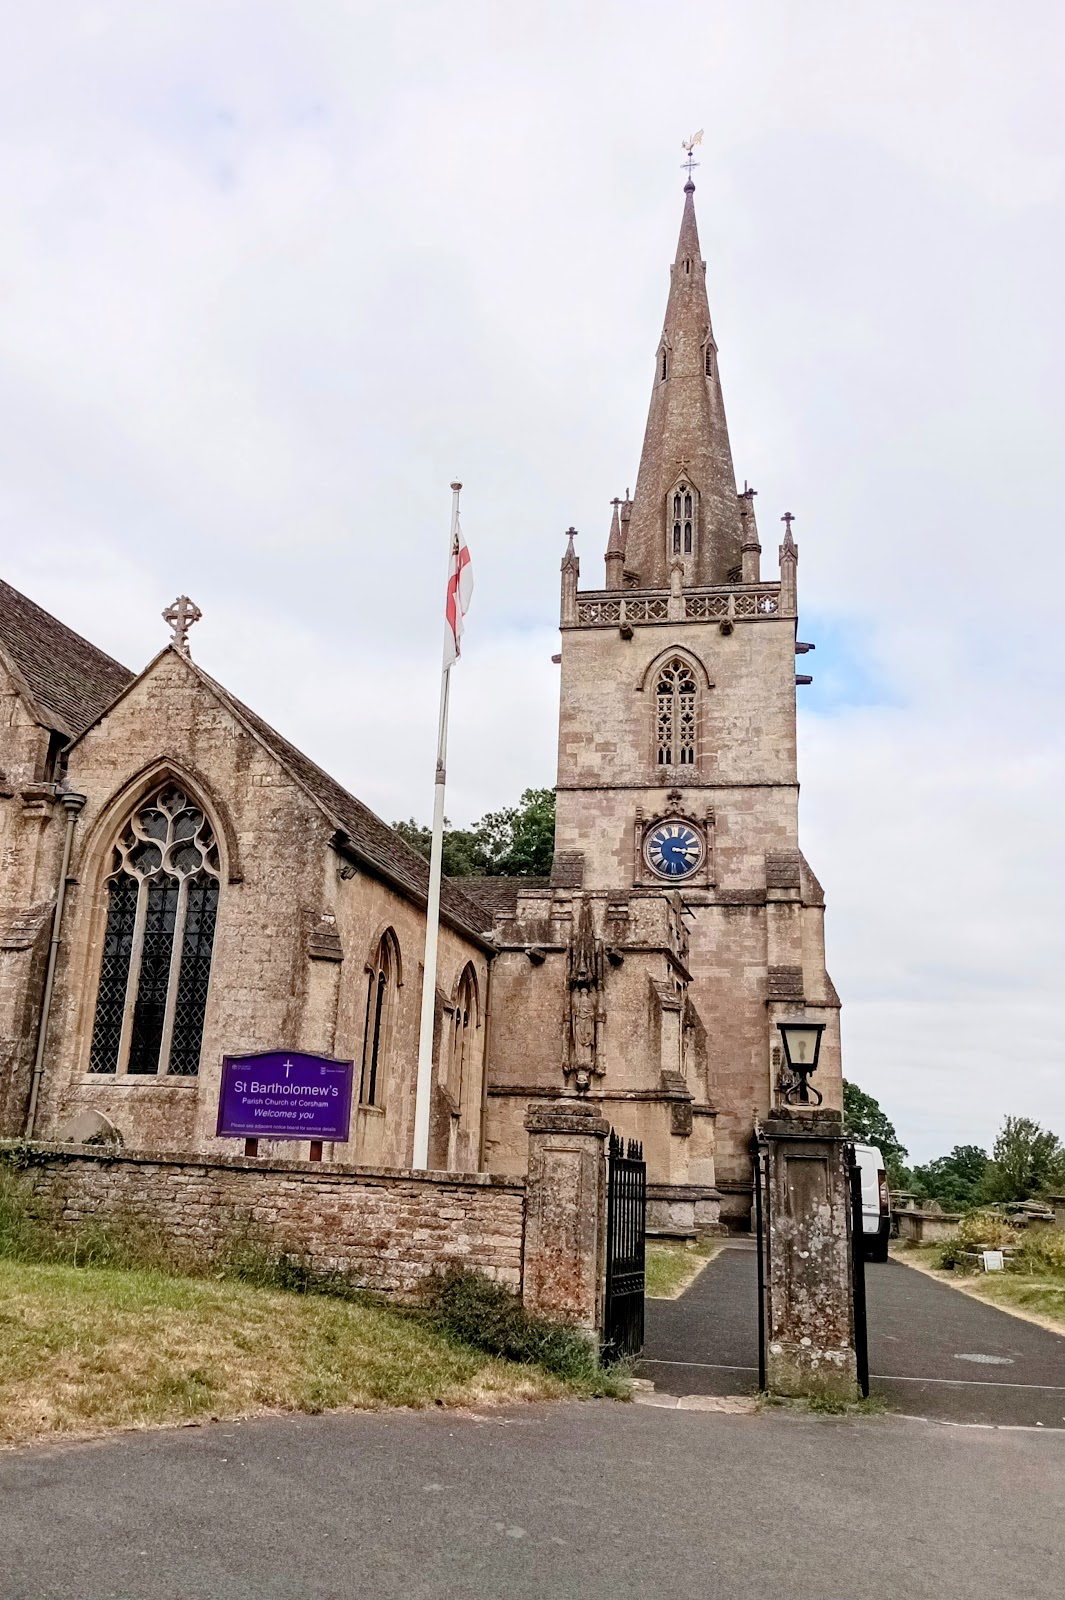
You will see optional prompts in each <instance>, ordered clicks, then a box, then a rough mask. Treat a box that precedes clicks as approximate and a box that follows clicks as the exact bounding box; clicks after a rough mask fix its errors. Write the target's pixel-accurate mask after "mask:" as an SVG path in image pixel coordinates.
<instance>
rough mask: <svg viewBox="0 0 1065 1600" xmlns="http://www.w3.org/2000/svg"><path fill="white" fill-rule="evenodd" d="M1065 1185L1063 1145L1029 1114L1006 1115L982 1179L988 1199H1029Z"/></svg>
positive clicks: (1055, 1135)
mask: <svg viewBox="0 0 1065 1600" xmlns="http://www.w3.org/2000/svg"><path fill="white" fill-rule="evenodd" d="M1060 1184H1065V1147H1063V1146H1062V1143H1061V1140H1060V1139H1059V1138H1058V1136H1057V1134H1054V1133H1051V1132H1050V1129H1049V1128H1041V1127H1040V1126H1039V1124H1038V1122H1033V1121H1032V1119H1031V1117H1007V1118H1006V1120H1005V1122H1004V1123H1003V1124H1002V1128H1001V1130H1000V1132H999V1135H998V1138H997V1139H996V1140H995V1148H994V1152H993V1154H992V1158H991V1163H990V1165H989V1167H988V1169H987V1173H986V1176H985V1179H984V1195H985V1197H986V1198H987V1199H988V1200H1030V1199H1031V1198H1032V1196H1033V1195H1037V1194H1043V1193H1045V1192H1046V1191H1047V1190H1052V1189H1054V1188H1055V1187H1056V1186H1058V1185H1060Z"/></svg>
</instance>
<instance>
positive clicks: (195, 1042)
mask: <svg viewBox="0 0 1065 1600" xmlns="http://www.w3.org/2000/svg"><path fill="white" fill-rule="evenodd" d="M219 876H220V872H219V863H218V846H217V843H216V841H215V837H214V832H213V830H212V828H211V824H210V822H209V821H208V819H207V817H206V816H205V815H204V813H203V811H202V810H201V809H200V807H199V806H198V805H196V803H195V802H194V801H192V800H190V799H189V797H188V795H187V794H185V792H184V791H183V790H182V789H180V788H179V787H178V786H177V785H175V784H173V783H170V782H167V783H165V784H163V785H162V786H161V787H160V788H159V789H157V790H156V792H155V793H154V794H153V795H152V796H151V797H150V798H149V799H148V800H147V801H144V802H142V803H141V804H140V805H139V806H138V808H137V810H136V811H135V812H134V814H133V816H132V817H131V818H130V820H129V822H128V823H127V824H126V827H125V829H124V830H123V832H122V834H121V835H120V837H119V839H118V841H117V843H116V844H115V847H114V857H113V864H112V868H111V872H110V875H109V877H108V880H107V923H106V927H105V930H104V951H103V959H102V962H101V967H100V986H99V990H98V992H97V999H96V1017H95V1020H94V1024H93V1034H92V1044H91V1046H90V1051H89V1071H90V1072H98V1073H128V1074H136V1075H140V1076H148V1077H152V1076H157V1077H159V1076H169V1077H183V1078H193V1077H195V1076H196V1074H197V1072H198V1071H199V1066H200V1045H201V1042H202V1039H203V1019H204V1014H205V1012H206V1009H207V989H208V984H209V982H210V976H211V956H212V951H213V947H214V933H215V923H216V921H217V917H218V886H219Z"/></svg>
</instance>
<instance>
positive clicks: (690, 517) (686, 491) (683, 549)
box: [670, 483, 695, 556]
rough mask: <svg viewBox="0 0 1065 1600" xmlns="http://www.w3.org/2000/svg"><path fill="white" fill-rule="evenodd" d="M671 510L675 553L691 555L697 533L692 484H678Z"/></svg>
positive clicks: (674, 491)
mask: <svg viewBox="0 0 1065 1600" xmlns="http://www.w3.org/2000/svg"><path fill="white" fill-rule="evenodd" d="M670 511H671V513H672V515H671V521H672V524H673V554H674V555H675V556H680V555H685V556H690V555H691V553H692V550H693V548H694V534H695V491H694V490H693V489H692V487H691V485H690V484H688V483H681V484H678V485H677V487H676V488H675V489H674V490H673V494H672V504H671V506H670Z"/></svg>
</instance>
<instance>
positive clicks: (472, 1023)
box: [448, 966, 477, 1106]
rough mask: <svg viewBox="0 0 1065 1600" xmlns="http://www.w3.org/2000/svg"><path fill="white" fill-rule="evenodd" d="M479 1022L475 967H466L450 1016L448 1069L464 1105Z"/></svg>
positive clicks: (453, 1092)
mask: <svg viewBox="0 0 1065 1600" xmlns="http://www.w3.org/2000/svg"><path fill="white" fill-rule="evenodd" d="M476 1026H477V980H476V978H475V977H474V973H473V968H472V967H469V966H468V967H466V968H465V970H464V971H463V974H462V977H461V978H460V979H459V986H458V992H457V993H456V996H455V1010H454V1013H453V1015H452V1018H451V1061H450V1065H449V1070H448V1076H449V1080H450V1087H451V1092H452V1094H453V1096H454V1098H455V1100H456V1102H457V1103H458V1104H459V1105H460V1106H461V1104H462V1099H463V1095H464V1094H465V1092H466V1090H467V1088H468V1085H469V1076H470V1052H471V1051H472V1049H473V1032H474V1029H475V1028H476Z"/></svg>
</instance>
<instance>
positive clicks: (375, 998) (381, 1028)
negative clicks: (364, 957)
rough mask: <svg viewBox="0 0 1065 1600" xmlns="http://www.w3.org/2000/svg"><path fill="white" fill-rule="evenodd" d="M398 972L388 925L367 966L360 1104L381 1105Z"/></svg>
mask: <svg viewBox="0 0 1065 1600" xmlns="http://www.w3.org/2000/svg"><path fill="white" fill-rule="evenodd" d="M398 971H399V963H398V961H397V959H396V936H395V934H394V933H393V932H392V930H391V928H389V929H388V931H387V932H386V933H383V934H382V935H381V939H380V942H379V943H378V946H377V950H376V952H375V954H374V958H373V961H372V962H371V963H370V965H369V966H368V967H367V969H366V1026H365V1029H364V1032H363V1036H362V1076H361V1079H360V1082H359V1103H360V1105H364V1106H379V1105H380V1104H381V1100H382V1089H383V1087H384V1085H383V1078H384V1067H385V1059H386V1054H387V1048H388V1024H389V1013H390V1002H391V1000H392V991H394V989H395V986H396V980H397V977H398Z"/></svg>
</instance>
